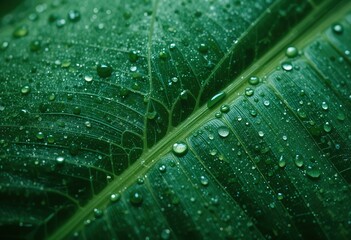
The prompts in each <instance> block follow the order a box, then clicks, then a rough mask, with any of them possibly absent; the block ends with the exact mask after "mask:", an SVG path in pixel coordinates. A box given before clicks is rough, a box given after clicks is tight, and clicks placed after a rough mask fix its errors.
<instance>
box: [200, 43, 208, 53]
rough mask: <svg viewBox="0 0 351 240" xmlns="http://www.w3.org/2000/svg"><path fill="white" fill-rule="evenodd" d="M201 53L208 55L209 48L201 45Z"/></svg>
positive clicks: (203, 44)
mask: <svg viewBox="0 0 351 240" xmlns="http://www.w3.org/2000/svg"><path fill="white" fill-rule="evenodd" d="M199 52H200V53H203V54H205V53H207V52H208V46H207V45H206V44H205V43H201V44H200V46H199Z"/></svg>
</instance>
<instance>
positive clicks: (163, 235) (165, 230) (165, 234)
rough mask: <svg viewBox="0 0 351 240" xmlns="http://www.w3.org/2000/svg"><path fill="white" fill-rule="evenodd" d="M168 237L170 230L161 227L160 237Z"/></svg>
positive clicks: (165, 239)
mask: <svg viewBox="0 0 351 240" xmlns="http://www.w3.org/2000/svg"><path fill="white" fill-rule="evenodd" d="M170 237H171V230H169V229H167V228H166V229H163V230H162V232H161V239H163V240H167V239H170Z"/></svg>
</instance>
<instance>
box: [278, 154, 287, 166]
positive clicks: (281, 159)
mask: <svg viewBox="0 0 351 240" xmlns="http://www.w3.org/2000/svg"><path fill="white" fill-rule="evenodd" d="M278 165H279V167H281V168H283V167H285V165H286V161H285V158H284V156H283V155H282V156H280V158H279V161H278Z"/></svg>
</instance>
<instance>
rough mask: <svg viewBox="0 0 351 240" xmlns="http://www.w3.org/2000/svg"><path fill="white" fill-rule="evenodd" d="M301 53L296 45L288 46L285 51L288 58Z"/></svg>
mask: <svg viewBox="0 0 351 240" xmlns="http://www.w3.org/2000/svg"><path fill="white" fill-rule="evenodd" d="M298 54H299V52H298V50H297V48H296V47H288V48H287V49H286V51H285V55H286V56H287V57H288V58H294V57H296V56H297V55H298Z"/></svg>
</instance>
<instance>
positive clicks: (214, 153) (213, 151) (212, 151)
mask: <svg viewBox="0 0 351 240" xmlns="http://www.w3.org/2000/svg"><path fill="white" fill-rule="evenodd" d="M217 152H218V151H217V149H215V148H213V149H211V150H210V155H211V156H216V154H217Z"/></svg>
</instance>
